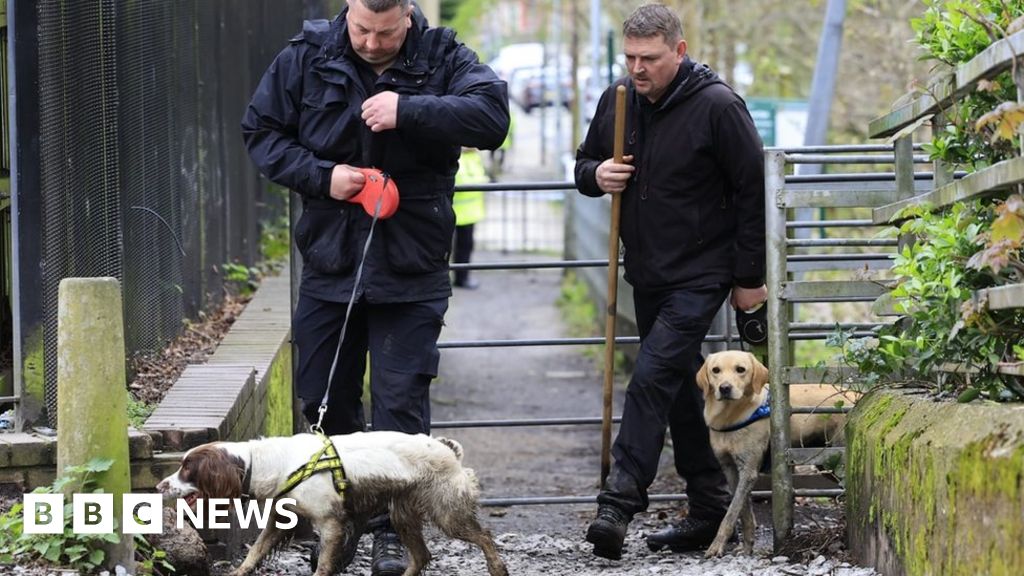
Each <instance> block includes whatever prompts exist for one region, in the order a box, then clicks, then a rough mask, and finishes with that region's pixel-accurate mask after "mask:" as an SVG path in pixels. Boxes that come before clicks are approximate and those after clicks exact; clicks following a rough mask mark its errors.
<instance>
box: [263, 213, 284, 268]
mask: <svg viewBox="0 0 1024 576" xmlns="http://www.w3.org/2000/svg"><path fill="white" fill-rule="evenodd" d="M288 226H289V222H288V216H287V215H285V216H281V217H279V218H277V219H276V220H272V221H270V222H264V223H263V228H262V230H260V254H261V255H262V256H263V260H264V262H266V263H268V264H270V265H274V264H276V263H279V262H287V261H288V250H289V248H290V236H289V230H288Z"/></svg>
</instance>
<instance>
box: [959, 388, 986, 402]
mask: <svg viewBox="0 0 1024 576" xmlns="http://www.w3.org/2000/svg"><path fill="white" fill-rule="evenodd" d="M980 395H981V390H980V389H978V388H968V389H966V390H964V391H963V392H961V393H960V395H959V396H957V397H956V401H957V402H959V403H961V404H967V403H968V402H971V401H972V400H974V399H976V398H977V397H978V396H980Z"/></svg>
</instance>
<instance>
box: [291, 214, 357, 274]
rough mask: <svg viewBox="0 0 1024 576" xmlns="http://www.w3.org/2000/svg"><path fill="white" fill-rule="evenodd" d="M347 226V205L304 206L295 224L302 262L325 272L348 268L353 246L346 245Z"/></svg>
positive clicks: (335, 271) (341, 270) (334, 272)
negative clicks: (328, 206) (334, 206)
mask: <svg viewBox="0 0 1024 576" xmlns="http://www.w3.org/2000/svg"><path fill="white" fill-rule="evenodd" d="M348 229H349V207H348V206H342V207H336V208H309V207H306V208H304V209H303V210H302V216H300V217H299V222H298V223H297V224H296V225H295V246H296V248H298V249H299V253H300V254H302V261H303V263H304V264H305V265H306V266H309V267H310V268H312V269H313V270H316V271H317V272H322V273H324V274H345V273H347V272H349V271H350V270H351V269H352V264H353V263H354V262H355V247H353V246H350V245H349V240H348Z"/></svg>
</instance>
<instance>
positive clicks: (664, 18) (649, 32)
mask: <svg viewBox="0 0 1024 576" xmlns="http://www.w3.org/2000/svg"><path fill="white" fill-rule="evenodd" d="M622 35H623V36H625V37H627V38H653V37H654V36H659V35H660V36H661V37H662V38H664V40H665V43H666V44H668V45H669V46H674V45H675V44H676V43H677V42H679V41H680V40H682V39H683V22H682V20H680V19H679V15H678V14H676V13H675V11H673V10H672V9H671V8H669V7H668V6H665V5H664V4H644V5H643V6H641V7H639V8H637V9H636V10H634V11H633V13H632V14H630V15H629V18H626V21H625V22H623V23H622Z"/></svg>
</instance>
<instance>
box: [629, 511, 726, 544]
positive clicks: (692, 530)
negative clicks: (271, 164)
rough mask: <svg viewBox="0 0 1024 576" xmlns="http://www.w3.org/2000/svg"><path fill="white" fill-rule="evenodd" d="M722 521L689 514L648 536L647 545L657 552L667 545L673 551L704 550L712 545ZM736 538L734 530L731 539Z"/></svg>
mask: <svg viewBox="0 0 1024 576" xmlns="http://www.w3.org/2000/svg"><path fill="white" fill-rule="evenodd" d="M721 523H722V519H721V518H718V519H707V520H705V519H703V518H691V517H689V516H687V517H686V518H683V519H682V520H681V521H680V522H679V523H677V524H673V525H671V526H669V527H668V528H665V529H664V530H659V531H658V532H655V533H654V534H651V535H649V536H647V547H648V548H650V549H651V551H652V552H657V551H658V550H661V549H662V548H665V547H666V546H667V547H668V549H669V550H671V551H673V552H695V551H697V550H703V549H705V548H707V547H708V546H710V545H711V542H712V541H713V540H714V539H715V535H716V534H718V526H719V525H720V524H721ZM735 540H736V532H735V531H734V532H733V533H732V536H731V537H730V538H729V541H730V542H734V541H735Z"/></svg>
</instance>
